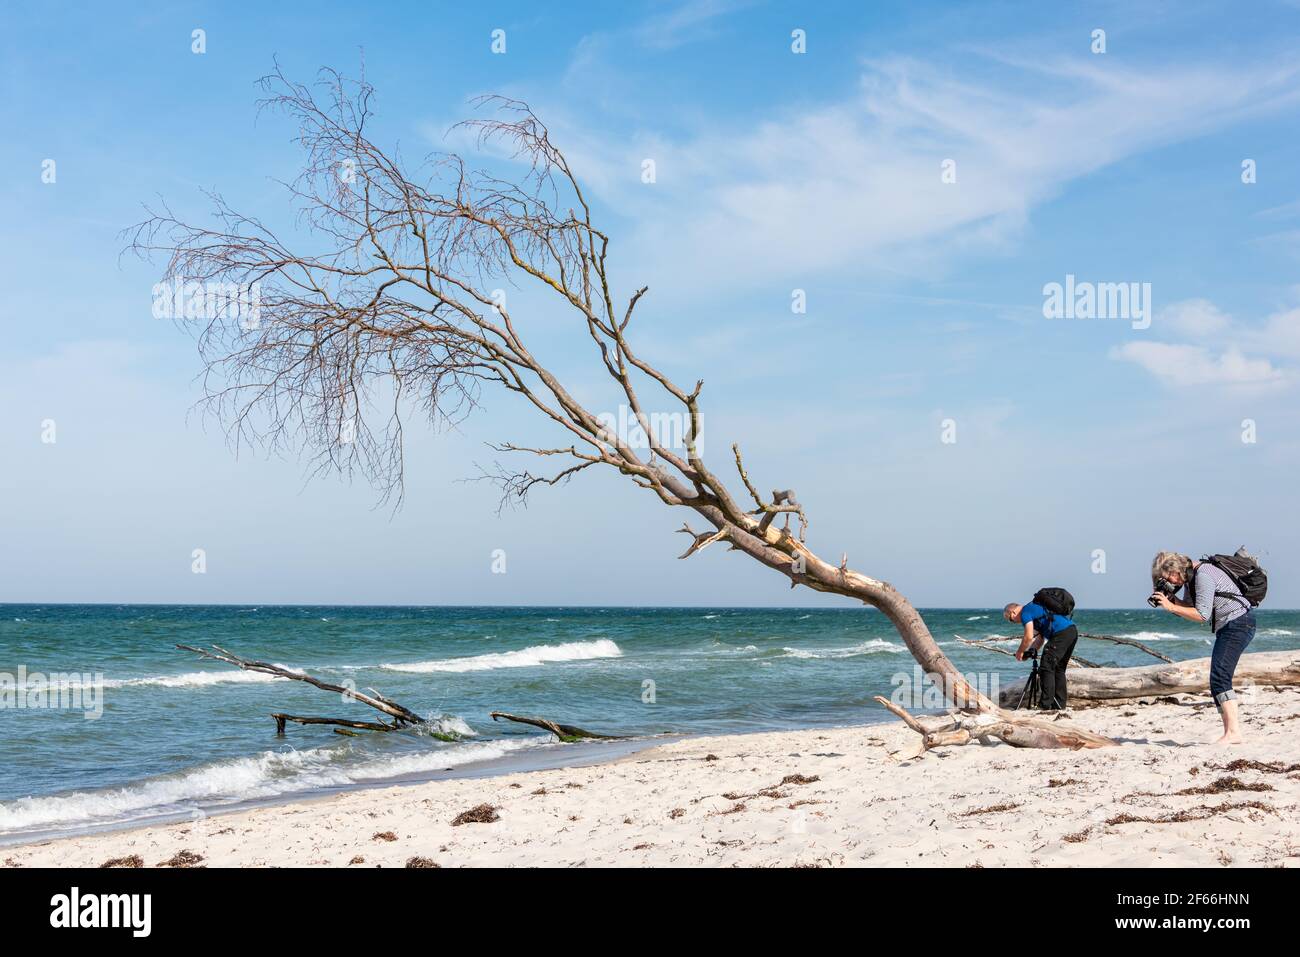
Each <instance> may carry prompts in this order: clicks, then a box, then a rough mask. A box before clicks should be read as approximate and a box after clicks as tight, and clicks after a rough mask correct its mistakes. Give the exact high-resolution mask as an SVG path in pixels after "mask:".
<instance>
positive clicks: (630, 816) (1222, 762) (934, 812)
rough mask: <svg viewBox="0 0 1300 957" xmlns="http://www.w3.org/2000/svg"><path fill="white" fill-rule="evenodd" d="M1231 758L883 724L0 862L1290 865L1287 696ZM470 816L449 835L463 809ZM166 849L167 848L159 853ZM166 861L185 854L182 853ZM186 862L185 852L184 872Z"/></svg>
mask: <svg viewBox="0 0 1300 957" xmlns="http://www.w3.org/2000/svg"><path fill="white" fill-rule="evenodd" d="M1243 714H1244V716H1245V731H1246V734H1247V736H1248V737H1247V741H1246V743H1245V744H1243V745H1240V746H1237V747H1233V748H1227V749H1222V748H1216V747H1214V746H1211V745H1209V744H1206V743H1203V742H1208V741H1210V740H1213V738H1214V737H1216V736H1217V735H1218V733H1219V722H1218V718H1217V716H1216V714H1215V713H1214V710H1213V708H1212V706H1210V705H1209V704H1208V702H1207V700H1206V699H1205V698H1203V697H1201V698H1194V697H1185V698H1183V699H1182V700H1181V703H1178V704H1174V703H1167V702H1166V703H1152V704H1137V703H1135V704H1132V705H1127V706H1107V707H1099V708H1092V709H1087V710H1082V711H1077V712H1075V713H1074V719H1075V720H1076V721H1078V722H1079V723H1080V724H1081V725H1083V726H1085V727H1087V728H1090V729H1092V730H1095V731H1099V732H1101V733H1105V734H1109V735H1111V736H1113V737H1116V738H1119V739H1122V740H1123V744H1122V746H1120V747H1116V748H1106V749H1099V750H1092V751H1078V752H1069V751H1033V750H1016V749H1013V748H1010V747H1008V746H1006V745H996V746H989V747H981V746H978V745H972V746H966V747H953V748H945V749H939V750H936V751H931V752H930V753H928V754H927V755H925V756H924V757H921V758H918V759H915V760H910V761H900V760H898V757H897V755H898V754H904V753H906V749H908V748H910V746H911V745H913V744H914V743H915V735H913V734H912V732H910V731H908V730H907V729H906V728H905V727H903V726H902V725H901V724H900V723H897V722H893V723H889V724H876V725H867V726H862V727H846V728H837V729H831V730H811V731H796V732H781V733H763V734H747V735H728V736H719V737H700V738H690V739H686V740H680V741H675V742H673V743H669V744H665V745H662V746H658V747H654V748H651V749H649V750H645V751H640V752H638V753H636V754H634V755H631V756H628V757H625V758H623V759H620V760H617V761H614V762H611V763H608V764H602V765H593V766H588V767H581V768H570V769H559V770H547V771H532V772H527V773H517V774H509V775H504V776H499V777H491V778H476V779H457V780H447V781H438V782H432V783H426V784H418V785H411V786H403V787H389V788H381V789H373V790H366V791H356V792H351V793H347V794H342V795H336V796H333V797H329V798H323V799H318V800H313V801H307V802H302V803H298V804H289V805H281V806H274V807H263V808H258V809H256V810H251V811H242V812H237V813H231V814H222V815H213V816H211V817H207V818H204V819H202V820H198V821H188V822H183V823H177V824H171V825H165V826H155V827H144V828H140V829H136V830H127V831H118V832H110V833H101V834H95V835H89V836H84V837H73V838H66V839H60V840H54V841H46V842H43V843H38V844H29V845H23V846H18V847H10V848H5V849H3V850H0V860H3V863H4V865H5V866H9V867H26V866H55V867H58V866H66V867H86V866H99V865H102V864H104V863H105V862H107V861H109V860H112V859H122V858H127V859H132V858H138V863H137V862H132V863H135V864H136V866H141V865H142V866H146V867H153V866H156V865H159V864H161V863H163V862H168V861H175V862H176V864H184V863H185V862H186V861H189V862H190V865H191V866H216V867H267V866H319V867H347V866H352V867H404V866H408V862H410V861H411V860H412V859H413V858H416V859H421V860H417V861H416V862H415V864H414V866H432V865H437V866H440V867H465V866H471V867H472V866H510V867H530V866H558V867H569V866H601V867H606V866H647V865H657V866H681V865H692V866H699V865H704V866H741V867H794V866H800V867H808V866H820V867H840V866H876V865H885V866H899V865H901V866H926V867H928V866H942V867H999V866H1008V865H1021V866H1023V865H1029V866H1039V865H1042V866H1052V867H1059V866H1088V867H1096V866H1140V867H1142V866H1149V867H1184V866H1211V867H1218V866H1224V867H1231V866H1284V867H1287V866H1289V867H1294V866H1298V865H1300V814H1298V813H1297V810H1298V808H1300V764H1298V763H1297V762H1300V747H1297V744H1296V735H1297V732H1300V689H1295V688H1288V689H1282V690H1276V691H1274V690H1253V691H1252V692H1251V693H1250V697H1249V698H1248V699H1247V700H1246V701H1245V702H1244V706H1243ZM484 804H486V805H490V806H491V807H492V808H493V809H494V810H493V811H492V813H491V814H489V815H488V816H495V817H496V820H493V821H490V822H486V823H464V824H459V825H454V824H453V823H452V822H453V820H454V819H455V818H456V817H457V816H458V815H460V814H462V813H463V812H465V811H468V810H470V809H473V808H475V807H477V806H480V805H484ZM177 855H180V857H179V858H178V857H177ZM187 855H188V856H187ZM194 856H197V858H199V859H198V860H196V859H195V857H194Z"/></svg>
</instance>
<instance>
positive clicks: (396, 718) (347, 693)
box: [176, 645, 441, 736]
mask: <svg viewBox="0 0 1300 957" xmlns="http://www.w3.org/2000/svg"><path fill="white" fill-rule="evenodd" d="M176 647H177V648H180V649H181V650H182V651H192V652H194V653H195V654H196V655H199V656H201V657H203V658H210V659H212V660H213V661H222V662H225V663H226V664H228V665H234V666H235V667H236V668H238V669H240V670H241V671H256V672H259V673H260V674H264V675H271V676H272V677H275V678H287V679H289V680H290V681H302V682H305V683H306V684H309V685H312V686H313V687H315V688H320V689H321V690H322V691H330V692H333V693H334V694H337V695H340V696H342V697H344V698H349V699H351V700H353V701H357V702H359V703H361V704H364V705H369V706H370V707H372V708H374V709H375V710H376V711H381V712H383V713H384V714H386V715H388V716H389V718H390V719H391V721H388V722H380V721H352V720H349V719H347V718H316V717H304V716H300V715H292V714H283V713H279V712H276V713H273V714H272V715H271V717H272V718H274V719H275V727H276V732H277V733H278V734H284V725H285V722H286V721H293V722H295V723H296V724H328V725H337V726H338V727H340V728H355V729H360V730H364V731H398V730H400V729H402V728H409V727H413V726H415V725H422V724H424V723H425V720H424V718H422V717H420V716H419V715H418V714H416V713H415V712H414V711H412V710H411V709H410V708H407V707H404V706H403V705H400V704H398V703H397V702H396V701H393V700H392V699H390V698H385V697H384V696H383V695H381V694H380V693H379V692H378V691H376V690H375V689H374V688H370V689H368V690H369V692H370V693H369V694H366V693H365V692H361V691H357V690H356V689H355V688H348V687H345V686H343V685H336V684H331V683H330V682H328V681H322V680H321V679H319V678H315V677H312V676H311V675H309V674H307V673H306V672H302V671H291V670H290V669H288V668H284V667H281V666H280V665H273V664H271V663H270V662H269V661H254V660H253V659H251V658H242V657H240V656H239V655H237V654H235V653H234V652H231V651H227V650H226V649H225V648H222V647H221V646H220V645H213V646H212V647H211V648H195V647H194V646H193V645H177V646H176ZM440 736H441V735H440Z"/></svg>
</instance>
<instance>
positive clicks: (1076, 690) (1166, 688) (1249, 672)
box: [999, 651, 1300, 704]
mask: <svg viewBox="0 0 1300 957" xmlns="http://www.w3.org/2000/svg"><path fill="white" fill-rule="evenodd" d="M1236 684H1237V686H1238V687H1240V686H1241V685H1246V684H1258V685H1290V686H1295V685H1300V651H1266V652H1260V653H1257V654H1247V655H1242V656H1241V660H1240V661H1239V662H1238V663H1237V672H1236ZM1023 687H1024V679H1020V680H1018V681H1015V682H1013V683H1012V684H1010V685H1008V686H1006V687H1003V688H1001V689H1000V691H999V699H1000V701H1001V703H1002V704H1010V703H1011V702H1014V701H1015V700H1016V699H1017V698H1018V697H1019V696H1020V691H1021V689H1022V688H1023ZM1209 687H1210V659H1209V658H1193V659H1190V660H1188V661H1178V662H1174V663H1172V664H1160V665H1145V666H1143V667H1140V668H1097V669H1095V670H1094V669H1089V670H1087V671H1081V672H1079V674H1077V675H1071V677H1070V680H1069V688H1068V691H1069V696H1070V701H1071V702H1076V703H1077V702H1100V703H1104V702H1109V701H1123V700H1125V699H1131V698H1146V697H1151V696H1154V695H1171V694H1205V693H1207V692H1208V691H1209Z"/></svg>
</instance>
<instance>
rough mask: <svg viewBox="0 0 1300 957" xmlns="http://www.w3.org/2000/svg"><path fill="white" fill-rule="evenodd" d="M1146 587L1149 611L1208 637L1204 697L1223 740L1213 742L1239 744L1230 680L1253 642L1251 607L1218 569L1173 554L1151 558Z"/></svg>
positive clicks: (1158, 554)
mask: <svg viewBox="0 0 1300 957" xmlns="http://www.w3.org/2000/svg"><path fill="white" fill-rule="evenodd" d="M1151 584H1152V586H1153V587H1154V589H1155V591H1154V593H1153V594H1152V595H1151V597H1150V598H1149V599H1148V601H1149V602H1150V604H1151V605H1152V606H1153V607H1156V608H1163V609H1164V610H1165V611H1167V612H1170V613H1172V614H1175V615H1177V616H1178V617H1179V618H1186V619H1187V620H1188V621H1196V622H1206V623H1208V624H1209V626H1210V629H1211V630H1212V631H1213V632H1214V650H1213V651H1212V652H1211V653H1210V694H1212V695H1213V696H1214V704H1215V705H1216V706H1217V707H1218V709H1219V716H1220V717H1221V718H1222V719H1223V736H1222V737H1221V738H1219V739H1218V740H1217V741H1215V742H1214V743H1215V744H1240V743H1241V724H1240V723H1239V721H1238V717H1237V700H1236V699H1237V693H1236V692H1235V691H1233V690H1232V676H1233V674H1234V673H1235V672H1236V670H1237V660H1238V659H1239V658H1240V657H1241V653H1242V652H1243V651H1245V650H1246V646H1247V645H1249V644H1250V642H1251V639H1253V638H1254V637H1255V615H1254V613H1253V612H1252V611H1251V603H1250V602H1249V601H1248V600H1247V599H1246V597H1245V596H1244V595H1243V594H1242V592H1241V589H1240V588H1239V587H1238V586H1237V583H1236V582H1235V581H1234V580H1233V578H1232V576H1230V575H1228V574H1227V573H1226V572H1225V571H1223V569H1221V568H1219V567H1217V566H1216V565H1213V564H1211V563H1210V562H1208V561H1200V562H1194V561H1192V560H1191V559H1190V558H1188V557H1187V556H1186V555H1180V554H1178V553H1177V552H1157V553H1156V557H1155V560H1154V561H1152V563H1151ZM1179 588H1183V589H1184V593H1183V594H1184V597H1183V598H1182V599H1181V600H1180V599H1177V598H1175V597H1174V596H1175V595H1177V594H1178V589H1179Z"/></svg>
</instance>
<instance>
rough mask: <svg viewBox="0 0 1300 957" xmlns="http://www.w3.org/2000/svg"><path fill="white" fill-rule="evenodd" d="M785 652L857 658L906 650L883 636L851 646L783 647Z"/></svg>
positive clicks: (804, 656)
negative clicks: (818, 647)
mask: <svg viewBox="0 0 1300 957" xmlns="http://www.w3.org/2000/svg"><path fill="white" fill-rule="evenodd" d="M781 650H782V651H784V652H785V654H784V655H782V656H781V657H783V658H802V659H809V658H814V659H836V658H856V657H858V656H859V655H873V654H877V653H880V652H887V653H889V654H897V653H898V652H900V651H906V650H907V648H905V647H904V646H903V645H900V644H898V643H897V642H893V641H885V640H884V639H883V638H872V639H870V640H869V641H864V642H862V643H861V644H858V645H853V646H852V647H850V648H820V649H807V648H782V649H781Z"/></svg>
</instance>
